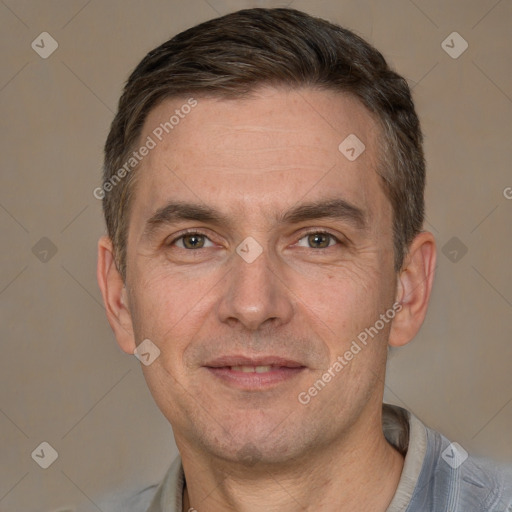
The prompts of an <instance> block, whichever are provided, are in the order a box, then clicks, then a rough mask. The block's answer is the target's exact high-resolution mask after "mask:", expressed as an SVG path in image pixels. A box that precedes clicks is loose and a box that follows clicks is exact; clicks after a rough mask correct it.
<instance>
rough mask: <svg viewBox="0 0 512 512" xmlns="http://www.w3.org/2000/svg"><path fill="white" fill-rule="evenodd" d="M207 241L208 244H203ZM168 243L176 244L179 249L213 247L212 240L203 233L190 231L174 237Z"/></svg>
mask: <svg viewBox="0 0 512 512" xmlns="http://www.w3.org/2000/svg"><path fill="white" fill-rule="evenodd" d="M207 242H209V243H210V245H209V246H208V245H205V244H206V243H207ZM169 245H176V246H177V247H179V248H180V249H203V248H205V247H213V242H212V241H211V240H210V239H209V238H208V237H207V236H206V235H204V234H203V233H196V232H190V233H185V234H184V235H181V236H179V237H177V238H175V239H174V240H173V241H172V242H171V243H170V244H169Z"/></svg>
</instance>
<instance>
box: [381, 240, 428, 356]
mask: <svg viewBox="0 0 512 512" xmlns="http://www.w3.org/2000/svg"><path fill="white" fill-rule="evenodd" d="M435 265H436V242H435V239H434V236H433V235H432V233H429V232H428V231H423V232H421V233H419V234H418V235H417V236H416V237H415V238H414V240H413V241H412V243H411V245H410V247H409V252H408V254H407V256H406V258H405V261H404V264H403V266H402V269H401V270H400V273H399V274H398V276H397V279H398V283H397V296H396V301H397V302H398V303H400V304H401V305H402V309H401V310H400V312H399V313H398V314H397V315H396V316H395V318H394V319H393V323H392V324H391V331H390V334H389V345H391V346H392V347H400V346H403V345H405V344H406V343H408V342H409V341H411V340H412V339H413V338H414V336H416V334H417V333H418V331H419V330H420V327H421V325H422V324H423V320H424V319H425V315H426V313H427V307H428V302H429V299H430V293H431V291H432V283H433V282H434V270H435Z"/></svg>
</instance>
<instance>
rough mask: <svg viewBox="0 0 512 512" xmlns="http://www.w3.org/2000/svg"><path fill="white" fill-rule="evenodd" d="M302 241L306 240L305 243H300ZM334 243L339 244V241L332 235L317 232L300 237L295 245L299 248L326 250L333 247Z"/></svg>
mask: <svg viewBox="0 0 512 512" xmlns="http://www.w3.org/2000/svg"><path fill="white" fill-rule="evenodd" d="M302 240H306V242H305V243H301V241H302ZM331 242H333V243H331ZM336 242H339V240H338V239H337V238H336V237H335V236H334V235H331V234H330V233H325V232H322V231H318V232H314V233H309V234H307V235H306V236H304V237H302V238H301V239H300V240H299V242H298V244H297V245H299V246H301V247H307V248H309V249H327V248H328V247H330V246H332V245H335V244H336Z"/></svg>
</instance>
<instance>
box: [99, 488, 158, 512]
mask: <svg viewBox="0 0 512 512" xmlns="http://www.w3.org/2000/svg"><path fill="white" fill-rule="evenodd" d="M157 487H158V486H157V485H151V486H149V487H146V488H144V489H142V490H140V491H136V492H131V493H112V494H109V495H107V496H104V497H103V498H102V500H101V501H100V502H99V503H97V504H96V505H97V506H98V507H99V509H100V510H102V511H103V512H127V511H129V512H146V510H147V509H148V507H149V505H150V503H151V500H152V499H153V496H154V495H155V493H156V490H157Z"/></svg>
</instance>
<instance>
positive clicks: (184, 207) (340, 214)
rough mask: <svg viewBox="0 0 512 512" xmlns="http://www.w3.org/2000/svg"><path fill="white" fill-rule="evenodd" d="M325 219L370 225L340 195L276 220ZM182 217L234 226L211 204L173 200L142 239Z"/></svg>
mask: <svg viewBox="0 0 512 512" xmlns="http://www.w3.org/2000/svg"><path fill="white" fill-rule="evenodd" d="M324 218H325V219H333V220H341V221H346V222H348V223H350V224H352V225H353V226H354V227H355V228H357V229H360V230H365V229H366V228H367V226H368V221H367V216H366V215H365V212H364V210H362V209H361V208H359V207H357V206H355V205H353V204H351V203H349V202H348V201H346V200H345V199H340V198H336V199H329V200H319V201H313V202H309V203H302V204H300V205H298V206H295V207H293V208H291V209H290V210H288V211H286V212H284V213H283V214H281V215H279V216H278V218H277V222H278V224H298V223H299V222H304V221H309V220H315V219H324ZM183 220H192V221H196V222H205V223H210V224H214V225H219V226H221V225H223V226H227V227H229V226H231V225H232V221H231V220H230V219H229V218H228V217H226V216H225V215H224V214H222V213H221V212H219V211H218V210H215V209H214V208H211V207H210V206H206V205H202V204H199V203H187V202H181V201H171V202H169V203H167V204H166V205H165V206H163V207H161V208H159V209H158V210H156V212H155V213H154V214H153V215H152V216H151V217H150V218H149V219H148V220H147V222H146V225H145V228H144V233H143V238H151V236H152V235H153V234H154V233H155V232H156V231H157V230H158V228H159V227H161V226H164V225H170V224H175V223H177V222H179V221H183Z"/></svg>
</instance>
